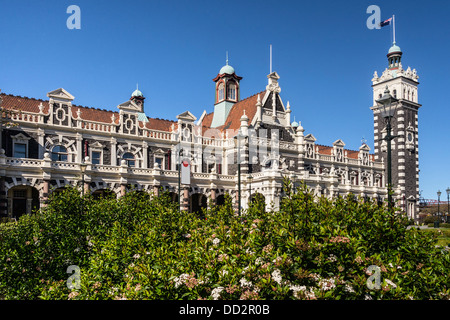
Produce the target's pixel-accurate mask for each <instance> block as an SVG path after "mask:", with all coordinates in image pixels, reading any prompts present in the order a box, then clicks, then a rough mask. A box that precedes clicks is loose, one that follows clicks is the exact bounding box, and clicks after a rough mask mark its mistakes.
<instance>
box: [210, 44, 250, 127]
mask: <svg viewBox="0 0 450 320" xmlns="http://www.w3.org/2000/svg"><path fill="white" fill-rule="evenodd" d="M241 80H242V77H239V76H237V75H236V72H235V70H234V68H233V67H232V66H230V65H229V64H228V53H227V59H226V64H225V65H224V66H223V67H222V68H221V69H220V71H219V74H218V75H217V76H216V77H215V78H214V79H213V81H214V82H215V83H216V91H215V99H214V116H213V120H212V122H211V127H213V128H215V127H218V126H221V125H223V124H224V123H225V120H226V118H227V117H228V113H229V112H230V110H231V107H232V106H233V105H234V104H235V103H236V102H238V101H239V99H240V94H239V81H241Z"/></svg>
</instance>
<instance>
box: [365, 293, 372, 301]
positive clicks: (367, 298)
mask: <svg viewBox="0 0 450 320" xmlns="http://www.w3.org/2000/svg"><path fill="white" fill-rule="evenodd" d="M364 300H372V297H371V296H369V295H368V294H366V295H365V296H364Z"/></svg>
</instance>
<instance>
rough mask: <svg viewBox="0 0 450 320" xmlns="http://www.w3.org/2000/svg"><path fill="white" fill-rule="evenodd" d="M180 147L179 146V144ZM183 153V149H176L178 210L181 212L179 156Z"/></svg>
mask: <svg viewBox="0 0 450 320" xmlns="http://www.w3.org/2000/svg"><path fill="white" fill-rule="evenodd" d="M180 148H181V146H180ZM182 155H183V149H180V150H179V151H178V160H177V165H178V211H179V212H181V156H182Z"/></svg>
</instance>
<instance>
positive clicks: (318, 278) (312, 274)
mask: <svg viewBox="0 0 450 320" xmlns="http://www.w3.org/2000/svg"><path fill="white" fill-rule="evenodd" d="M310 277H312V278H313V279H314V281H319V280H320V275H318V274H317V273H311V274H310Z"/></svg>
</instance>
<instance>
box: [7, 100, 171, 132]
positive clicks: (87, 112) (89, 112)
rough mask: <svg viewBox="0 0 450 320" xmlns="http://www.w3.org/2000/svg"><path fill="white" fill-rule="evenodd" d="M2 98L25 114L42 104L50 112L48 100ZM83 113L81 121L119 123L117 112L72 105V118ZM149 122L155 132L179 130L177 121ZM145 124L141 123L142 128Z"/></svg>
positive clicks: (150, 120) (153, 119)
mask: <svg viewBox="0 0 450 320" xmlns="http://www.w3.org/2000/svg"><path fill="white" fill-rule="evenodd" d="M0 96H1V97H2V100H3V102H2V106H3V107H4V108H8V109H13V110H21V111H24V112H33V113H39V105H40V104H41V103H42V105H43V106H44V109H43V112H44V113H45V114H46V113H48V110H49V102H48V100H41V99H35V98H28V97H21V96H15V95H11V94H5V93H0ZM78 110H80V111H81V115H80V116H81V119H83V120H87V121H96V122H102V123H112V115H114V117H115V121H114V123H116V124H118V123H119V113H118V112H116V111H109V110H104V109H96V108H89V107H83V106H77V105H73V104H72V116H73V117H74V118H75V119H76V118H78V115H77V112H78ZM148 119H149V122H147V123H146V124H145V127H146V128H148V129H153V130H161V131H171V126H172V124H174V125H175V128H177V126H178V124H177V122H176V121H171V120H164V119H159V118H148ZM142 125H143V123H140V127H142Z"/></svg>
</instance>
